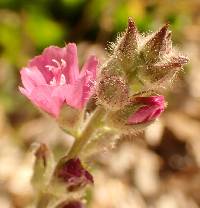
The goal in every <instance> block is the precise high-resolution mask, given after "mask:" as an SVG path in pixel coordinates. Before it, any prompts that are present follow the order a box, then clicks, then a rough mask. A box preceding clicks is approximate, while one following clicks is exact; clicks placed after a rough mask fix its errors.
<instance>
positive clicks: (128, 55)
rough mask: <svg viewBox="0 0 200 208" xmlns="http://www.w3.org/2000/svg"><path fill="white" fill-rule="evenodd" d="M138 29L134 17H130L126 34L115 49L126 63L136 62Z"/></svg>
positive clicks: (117, 54) (116, 53)
mask: <svg viewBox="0 0 200 208" xmlns="http://www.w3.org/2000/svg"><path fill="white" fill-rule="evenodd" d="M138 35H139V33H138V30H137V27H136V25H135V22H134V21H133V20H132V18H129V19H128V27H127V29H126V31H125V33H124V35H123V36H122V37H121V38H120V39H119V41H118V44H117V45H116V47H115V49H114V55H116V56H118V58H119V59H120V60H121V62H122V63H123V64H125V65H127V64H128V63H129V65H130V64H131V63H133V62H134V58H133V57H134V56H135V54H136V53H137V49H138Z"/></svg>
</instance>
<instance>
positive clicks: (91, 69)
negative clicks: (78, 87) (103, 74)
mask: <svg viewBox="0 0 200 208" xmlns="http://www.w3.org/2000/svg"><path fill="white" fill-rule="evenodd" d="M97 65H98V60H97V59H96V57H95V56H90V57H89V58H88V59H87V61H86V62H85V64H84V65H83V68H82V70H81V73H80V76H81V77H82V76H84V75H85V74H87V73H90V76H91V78H92V79H93V80H96V72H97Z"/></svg>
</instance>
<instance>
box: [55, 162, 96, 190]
mask: <svg viewBox="0 0 200 208" xmlns="http://www.w3.org/2000/svg"><path fill="white" fill-rule="evenodd" d="M55 177H56V178H57V179H58V181H59V182H61V183H62V184H63V185H64V186H65V187H66V188H67V190H68V191H75V190H78V189H80V188H83V187H85V186H86V185H88V184H93V182H94V181H93V177H92V175H91V174H90V173H89V172H88V171H87V170H86V169H84V167H83V166H82V164H81V161H80V159H79V158H73V159H70V160H68V161H67V162H65V163H64V164H62V165H61V166H60V167H58V168H57V170H56V171H55Z"/></svg>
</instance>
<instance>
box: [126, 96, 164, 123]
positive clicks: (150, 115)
mask: <svg viewBox="0 0 200 208" xmlns="http://www.w3.org/2000/svg"><path fill="white" fill-rule="evenodd" d="M135 102H136V103H138V104H141V105H143V106H142V107H140V108H139V109H138V110H137V111H136V112H134V113H133V114H132V115H131V116H130V117H129V118H128V124H141V123H145V122H150V121H153V120H155V119H156V118H158V117H159V116H160V114H161V113H162V112H163V111H164V107H165V101H164V97H163V96H151V97H137V98H135Z"/></svg>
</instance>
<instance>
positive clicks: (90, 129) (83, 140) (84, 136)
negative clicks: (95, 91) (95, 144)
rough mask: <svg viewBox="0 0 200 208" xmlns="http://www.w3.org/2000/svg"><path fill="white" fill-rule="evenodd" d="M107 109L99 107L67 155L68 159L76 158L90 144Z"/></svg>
mask: <svg viewBox="0 0 200 208" xmlns="http://www.w3.org/2000/svg"><path fill="white" fill-rule="evenodd" d="M105 112H106V111H105V109H104V108H103V107H100V106H99V107H97V109H96V110H95V112H94V113H93V115H92V116H91V118H90V120H89V121H88V123H87V125H86V127H85V129H84V130H83V131H82V133H81V135H80V136H79V137H78V138H77V139H76V140H75V142H74V144H73V146H72V148H71V149H70V152H69V153H68V155H67V158H73V157H76V156H77V155H78V154H79V153H80V152H81V150H82V149H83V148H84V147H85V145H86V144H87V143H88V141H89V139H90V137H91V135H92V134H93V133H94V130H95V129H96V128H97V127H98V126H99V124H100V122H101V119H102V118H103V117H104V116H105Z"/></svg>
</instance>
